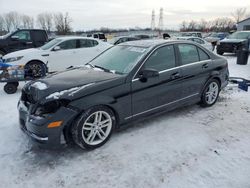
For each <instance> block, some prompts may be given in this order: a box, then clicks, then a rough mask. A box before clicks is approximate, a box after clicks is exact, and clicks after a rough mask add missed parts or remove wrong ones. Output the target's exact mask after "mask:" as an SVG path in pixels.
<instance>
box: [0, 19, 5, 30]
mask: <svg viewBox="0 0 250 188" xmlns="http://www.w3.org/2000/svg"><path fill="white" fill-rule="evenodd" d="M4 24H5V22H4V18H3V16H2V15H0V32H2V31H4Z"/></svg>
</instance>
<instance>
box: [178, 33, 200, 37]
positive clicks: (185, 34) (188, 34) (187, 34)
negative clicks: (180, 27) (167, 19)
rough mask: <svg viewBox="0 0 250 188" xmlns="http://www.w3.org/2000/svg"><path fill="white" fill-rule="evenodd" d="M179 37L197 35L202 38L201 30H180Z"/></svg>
mask: <svg viewBox="0 0 250 188" xmlns="http://www.w3.org/2000/svg"><path fill="white" fill-rule="evenodd" d="M181 37H199V38H202V34H201V32H182V33H181Z"/></svg>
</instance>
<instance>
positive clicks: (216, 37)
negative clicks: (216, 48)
mask: <svg viewBox="0 0 250 188" xmlns="http://www.w3.org/2000/svg"><path fill="white" fill-rule="evenodd" d="M228 35H229V33H211V35H209V36H208V37H206V38H204V39H205V40H206V41H207V42H210V43H213V44H217V42H218V41H220V40H223V39H224V38H226V37H227V36H228Z"/></svg>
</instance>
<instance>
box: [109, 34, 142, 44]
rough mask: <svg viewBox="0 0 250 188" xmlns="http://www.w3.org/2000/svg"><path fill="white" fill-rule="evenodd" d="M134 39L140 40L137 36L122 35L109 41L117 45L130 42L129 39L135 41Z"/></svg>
mask: <svg viewBox="0 0 250 188" xmlns="http://www.w3.org/2000/svg"><path fill="white" fill-rule="evenodd" d="M134 40H140V39H139V38H137V37H130V36H121V37H114V38H113V39H111V40H110V41H109V43H111V44H113V45H117V44H120V43H124V42H128V41H134Z"/></svg>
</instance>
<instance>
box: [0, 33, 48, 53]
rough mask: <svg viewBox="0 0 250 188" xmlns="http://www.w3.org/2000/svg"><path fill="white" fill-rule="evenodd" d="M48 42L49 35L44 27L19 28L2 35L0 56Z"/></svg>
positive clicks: (0, 38)
mask: <svg viewBox="0 0 250 188" xmlns="http://www.w3.org/2000/svg"><path fill="white" fill-rule="evenodd" d="M46 42H48V35H47V32H46V31H45V30H42V29H18V30H16V31H14V32H12V33H8V34H6V35H4V36H0V58H1V57H2V56H4V55H5V54H7V53H10V52H14V51H18V50H23V49H27V48H37V47H40V46H42V45H44V44H45V43H46Z"/></svg>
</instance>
